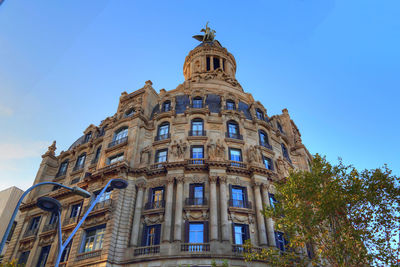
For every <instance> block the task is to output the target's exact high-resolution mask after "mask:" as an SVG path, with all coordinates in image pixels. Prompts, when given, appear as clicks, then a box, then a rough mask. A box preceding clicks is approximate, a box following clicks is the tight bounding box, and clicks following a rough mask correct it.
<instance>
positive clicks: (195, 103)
mask: <svg viewBox="0 0 400 267" xmlns="http://www.w3.org/2000/svg"><path fill="white" fill-rule="evenodd" d="M192 107H193V108H202V107H203V99H202V98H201V97H199V96H197V97H195V98H193V101H192Z"/></svg>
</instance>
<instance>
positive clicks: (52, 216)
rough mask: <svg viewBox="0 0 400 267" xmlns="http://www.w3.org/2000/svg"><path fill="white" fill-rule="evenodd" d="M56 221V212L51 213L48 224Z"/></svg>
mask: <svg viewBox="0 0 400 267" xmlns="http://www.w3.org/2000/svg"><path fill="white" fill-rule="evenodd" d="M57 221H58V212H52V213H51V215H50V220H49V224H55V223H57Z"/></svg>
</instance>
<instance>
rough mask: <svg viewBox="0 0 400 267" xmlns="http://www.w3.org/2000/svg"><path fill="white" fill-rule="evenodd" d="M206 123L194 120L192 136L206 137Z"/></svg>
mask: <svg viewBox="0 0 400 267" xmlns="http://www.w3.org/2000/svg"><path fill="white" fill-rule="evenodd" d="M203 125H204V123H203V120H202V119H194V120H192V127H191V129H192V130H191V132H190V133H189V135H190V136H203V135H204V131H203V130H204V127H203Z"/></svg>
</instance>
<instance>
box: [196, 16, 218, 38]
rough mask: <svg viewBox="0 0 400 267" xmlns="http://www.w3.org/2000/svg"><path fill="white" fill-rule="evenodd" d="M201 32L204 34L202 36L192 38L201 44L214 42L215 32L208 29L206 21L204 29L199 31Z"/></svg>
mask: <svg viewBox="0 0 400 267" xmlns="http://www.w3.org/2000/svg"><path fill="white" fill-rule="evenodd" d="M201 32H204V35H194V36H193V38H194V39H196V40H197V41H200V42H203V43H204V42H212V41H214V38H215V33H216V31H215V30H211V29H210V27H208V21H207V23H206V27H205V28H203V29H201Z"/></svg>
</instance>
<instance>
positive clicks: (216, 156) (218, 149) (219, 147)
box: [207, 139, 225, 161]
mask: <svg viewBox="0 0 400 267" xmlns="http://www.w3.org/2000/svg"><path fill="white" fill-rule="evenodd" d="M207 155H208V159H209V160H211V161H213V160H224V158H225V147H224V145H223V144H222V142H221V140H220V139H217V142H214V141H213V140H212V139H210V141H209V142H208V144H207Z"/></svg>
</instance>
